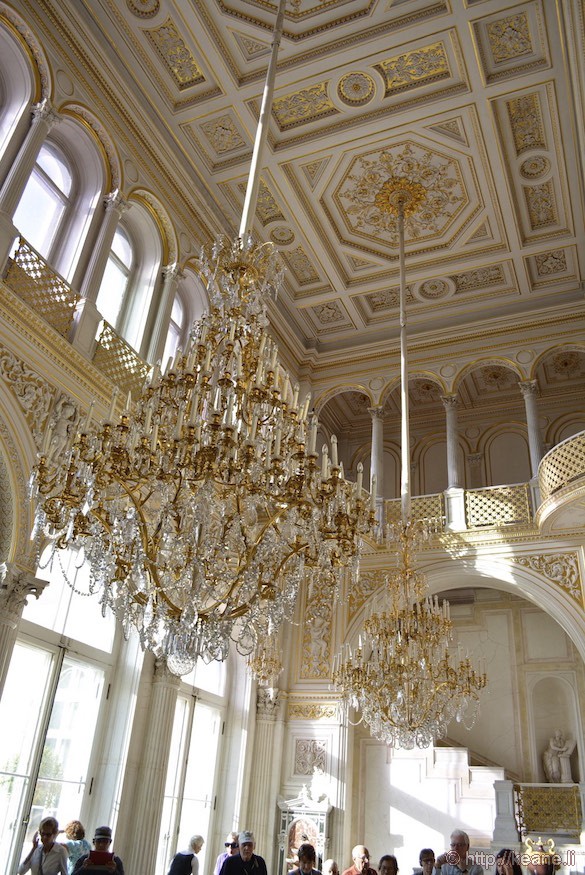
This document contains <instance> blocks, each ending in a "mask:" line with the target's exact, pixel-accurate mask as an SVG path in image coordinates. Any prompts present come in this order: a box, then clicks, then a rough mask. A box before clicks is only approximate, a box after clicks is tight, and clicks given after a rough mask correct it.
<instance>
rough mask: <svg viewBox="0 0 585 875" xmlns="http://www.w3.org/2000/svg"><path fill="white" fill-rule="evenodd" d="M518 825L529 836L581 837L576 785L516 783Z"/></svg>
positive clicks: (515, 796)
mask: <svg viewBox="0 0 585 875" xmlns="http://www.w3.org/2000/svg"><path fill="white" fill-rule="evenodd" d="M514 810H515V817H516V826H517V828H518V834H519V835H520V837H521V838H523V837H524V836H527V835H534V836H536V835H542V836H550V835H551V834H553V835H558V834H561V835H564V836H565V835H566V836H569V837H571V838H575V839H577V840H579V836H580V833H581V826H582V813H581V797H580V794H579V786H578V785H577V784H566V785H563V784H560V785H559V784H514Z"/></svg>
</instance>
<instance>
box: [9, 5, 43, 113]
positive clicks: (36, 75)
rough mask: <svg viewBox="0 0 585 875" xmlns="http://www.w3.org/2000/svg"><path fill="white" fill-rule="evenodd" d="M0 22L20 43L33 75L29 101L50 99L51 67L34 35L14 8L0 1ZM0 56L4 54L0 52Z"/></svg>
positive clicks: (23, 55)
mask: <svg viewBox="0 0 585 875" xmlns="http://www.w3.org/2000/svg"><path fill="white" fill-rule="evenodd" d="M0 24H2V25H4V28H0V30H2V29H5V30H6V31H9V32H10V33H11V34H12V35H13V37H14V39H15V41H16V43H18V44H20V47H21V50H22V57H23V59H26V62H27V66H28V68H29V70H30V71H31V73H32V75H33V82H34V89H33V90H32V92H31V95H30V100H31V102H32V103H38V102H39V101H41V100H44V99H45V98H46V99H50V98H51V95H52V93H53V83H52V77H51V68H50V66H49V63H48V61H47V58H46V55H45V52H44V49H43V47H42V46H41V44H40V42H39V41H38V40H37V38H36V35H35V34H34V33H33V32H32V31H31V29H30V26H29V25H28V24H27V22H25V21H24V20H23V19H22V18H21V17H20V15H19V14H18V13H17V12H16V11H15V10H14V9H12V8H11V7H10V6H8V5H7V4H6V3H2V2H0ZM0 57H5V56H3V55H2V54H0ZM19 64H20V61H19ZM15 72H16V71H15Z"/></svg>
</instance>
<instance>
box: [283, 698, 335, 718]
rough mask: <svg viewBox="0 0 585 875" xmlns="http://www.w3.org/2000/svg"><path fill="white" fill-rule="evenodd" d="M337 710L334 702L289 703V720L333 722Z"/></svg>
mask: <svg viewBox="0 0 585 875" xmlns="http://www.w3.org/2000/svg"><path fill="white" fill-rule="evenodd" d="M337 713H338V708H337V705H336V704H335V702H327V703H323V702H291V703H290V704H289V708H288V718H289V720H335V719H336V717H337Z"/></svg>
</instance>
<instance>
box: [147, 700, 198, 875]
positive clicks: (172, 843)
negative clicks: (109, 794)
mask: <svg viewBox="0 0 585 875" xmlns="http://www.w3.org/2000/svg"><path fill="white" fill-rule="evenodd" d="M188 730H189V703H188V700H187V699H185V698H184V697H182V696H179V698H178V699H177V704H176V706H175V719H174V722H173V734H172V737H171V747H170V753H169V764H168V766H167V778H166V784H165V795H164V802H163V812H162V818H161V822H160V831H159V837H158V851H157V857H156V870H155V871H156V875H164V873H166V872H168V870H169V865H170V862H171V860H172V858H173V856H174V855H175V853H176V851H177V850H183V848H178V847H177V846H176V836H177V811H178V807H179V793H180V792H181V783H182V777H183V763H184V761H185V749H186V744H187V732H188ZM189 835H190V836H191V835H192V833H189Z"/></svg>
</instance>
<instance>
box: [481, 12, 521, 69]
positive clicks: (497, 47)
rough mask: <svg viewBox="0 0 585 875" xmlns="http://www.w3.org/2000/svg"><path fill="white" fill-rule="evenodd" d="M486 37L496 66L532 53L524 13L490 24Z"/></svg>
mask: <svg viewBox="0 0 585 875" xmlns="http://www.w3.org/2000/svg"><path fill="white" fill-rule="evenodd" d="M487 35H488V39H489V43H490V48H491V52H492V56H493V59H494V62H495V63H496V64H501V63H503V62H504V61H509V60H511V59H512V58H517V57H519V56H520V55H528V54H530V53H531V52H532V42H531V40H530V30H529V27H528V18H527V16H526V14H525V13H524V12H521V13H518V14H517V15H509V16H507V17H506V18H500V19H498V20H497V21H492V22H490V23H489V24H488V26H487Z"/></svg>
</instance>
